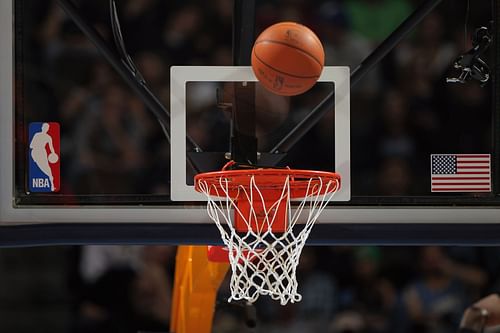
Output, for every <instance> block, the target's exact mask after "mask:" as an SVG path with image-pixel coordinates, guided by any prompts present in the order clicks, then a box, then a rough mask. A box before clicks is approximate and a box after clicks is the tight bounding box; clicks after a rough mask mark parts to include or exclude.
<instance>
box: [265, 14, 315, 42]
mask: <svg viewBox="0 0 500 333" xmlns="http://www.w3.org/2000/svg"><path fill="white" fill-rule="evenodd" d="M275 25H279V26H284V25H286V26H292V27H294V26H297V25H300V26H302V27H304V28H306V29H309V30H311V28H309V27H307V26H305V25H303V24H302V23H299V22H293V21H287V22H281V23H276V24H275ZM266 30H267V29H266ZM311 32H312V33H313V34H312V36H313V37H314V39H315V40H316V41H317V42H318V44H319V46H321V49H323V44H321V41H320V40H319V38H318V35H316V33H315V32H314V31H312V30H311Z"/></svg>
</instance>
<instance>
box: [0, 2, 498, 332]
mask: <svg viewBox="0 0 500 333" xmlns="http://www.w3.org/2000/svg"><path fill="white" fill-rule="evenodd" d="M418 3H419V1H405V0H351V1H348V0H345V1H338V2H335V1H298V0H296V1H291V0H290V1H277V0H276V1H265V2H264V1H261V2H259V7H258V10H257V32H260V31H262V29H264V28H265V27H267V26H268V25H270V24H272V23H275V22H279V21H283V20H294V21H298V22H301V23H304V24H306V25H307V26H309V27H311V28H312V29H313V30H314V31H315V32H316V33H317V34H318V36H319V37H320V39H321V40H322V41H323V43H324V46H325V50H326V64H327V65H349V66H351V69H353V68H355V67H356V66H357V65H358V64H359V62H360V61H361V60H362V59H363V58H364V57H365V56H366V55H368V54H369V52H370V51H371V50H373V48H374V47H375V46H376V45H377V44H378V43H379V42H380V41H381V40H383V38H385V37H386V36H387V34H389V33H390V32H391V31H392V30H393V29H394V28H395V27H396V26H397V24H398V23H399V22H401V21H402V20H403V19H404V18H405V17H406V16H407V15H408V14H409V13H410V12H411V10H412V9H413V8H414V7H415V6H416V5H418ZM118 4H119V12H120V17H121V20H122V27H123V32H124V37H125V42H126V44H127V47H128V49H129V51H130V53H131V55H132V57H133V58H134V60H135V61H136V62H137V65H138V67H139V69H140V70H141V72H142V74H143V75H144V77H145V78H146V80H147V82H148V83H149V85H150V87H151V88H152V90H153V91H154V92H155V94H157V96H159V98H160V99H161V101H162V102H163V103H164V104H165V105H167V106H168V105H169V98H170V97H169V87H168V82H169V77H168V75H169V66H171V65H174V64H175V65H231V59H232V58H231V19H232V2H231V1H228V0H217V1H210V2H207V1H163V0H128V1H119V2H118ZM78 5H79V6H80V8H81V12H82V14H83V15H84V16H85V17H86V18H87V19H88V20H89V21H90V22H92V23H93V24H94V25H95V27H97V28H98V30H99V31H100V32H101V33H102V34H103V35H104V36H105V37H106V38H107V39H108V40H110V42H111V39H110V37H111V35H110V30H109V19H108V9H107V4H106V3H105V2H104V1H101V0H85V1H83V0H82V1H78ZM490 5H491V3H490V2H489V1H471V11H470V15H469V26H468V33H469V35H468V36H467V37H466V38H465V40H466V42H465V44H468V43H469V41H470V32H471V31H473V28H474V27H478V26H479V25H482V24H487V22H488V21H489V20H490V15H491V10H490ZM465 7H466V2H465V1H444V3H443V4H442V5H441V6H439V7H438V9H437V10H436V11H435V12H433V13H432V14H431V15H429V17H427V18H426V19H425V20H424V21H423V22H422V23H421V24H420V25H419V26H418V27H417V29H416V30H415V32H414V33H413V34H412V35H411V36H410V37H409V38H407V39H406V40H405V41H403V43H401V45H400V46H399V47H398V48H397V49H396V50H395V51H394V52H392V53H391V54H390V55H389V56H388V57H387V58H386V59H385V60H384V61H383V62H382V63H381V64H380V65H379V66H378V67H377V68H376V70H375V71H374V72H372V73H370V75H368V76H367V77H365V78H364V79H363V81H362V82H360V85H359V86H358V87H356V89H354V90H353V91H352V119H353V120H352V128H351V130H352V133H353V137H352V150H353V151H355V152H356V153H355V154H353V165H352V168H353V174H354V177H353V181H354V184H353V193H354V194H355V195H375V196H382V195H388V196H402V195H427V194H429V155H430V154H431V153H479V152H481V153H487V152H492V151H491V149H492V147H491V142H492V136H491V134H492V133H491V130H490V129H491V115H492V114H491V109H492V108H491V86H486V87H485V88H480V87H479V86H478V85H477V84H474V83H471V84H468V85H464V86H460V85H454V86H451V85H445V84H444V78H445V76H446V75H445V73H446V72H447V71H448V70H449V68H450V65H451V63H452V61H453V59H454V58H455V57H456V56H457V55H458V54H459V53H460V52H462V51H463V50H464V49H467V48H469V47H470V45H464V22H465ZM16 21H17V24H16V35H17V45H16V58H17V63H16V80H17V81H16V88H17V90H16V116H17V120H18V123H17V124H16V125H17V126H16V129H17V131H16V135H17V140H18V144H19V145H18V147H17V148H18V149H19V150H18V151H20V152H24V151H25V149H24V148H25V147H24V146H23V145H24V140H25V130H24V129H25V128H24V126H25V124H27V123H28V122H31V121H58V122H60V123H61V127H62V133H61V134H62V142H63V145H62V147H61V148H62V154H63V155H62V156H63V158H64V164H63V170H62V172H63V174H62V179H63V190H62V192H61V194H63V195H64V198H65V199H64V200H66V202H67V203H75V202H80V201H81V200H82V198H81V197H80V195H84V197H87V195H90V197H92V198H93V199H92V200H94V201H95V202H99V200H100V199H99V198H100V197H99V196H98V195H99V194H106V195H108V194H112V195H120V194H148V195H149V194H160V195H166V196H168V193H169V179H168V177H169V174H170V173H169V169H168V168H169V159H170V156H169V147H168V145H167V143H166V140H165V139H164V137H163V134H162V133H161V130H160V127H159V126H158V124H157V123H156V121H155V119H154V118H153V117H152V116H151V115H150V113H149V112H148V111H147V110H146V109H145V107H144V105H143V104H142V102H141V101H140V100H139V99H138V98H137V97H136V96H135V95H134V94H132V93H131V92H130V90H129V89H128V88H127V87H126V86H125V85H124V83H123V82H122V81H121V80H120V79H119V78H118V77H117V75H116V73H114V72H113V71H112V70H111V69H110V67H109V66H108V65H107V64H106V63H105V62H104V60H103V59H102V58H101V56H100V55H99V54H98V52H97V51H96V49H95V47H94V46H93V45H92V44H91V43H90V42H89V41H88V40H87V39H86V38H85V37H84V36H83V35H82V34H81V33H80V32H79V30H78V29H77V28H76V27H75V26H74V25H73V24H72V23H71V21H70V20H69V19H68V18H67V17H66V16H65V15H64V14H63V13H62V12H61V10H60V9H59V8H58V7H57V6H56V4H55V2H54V1H44V2H41V1H36V0H17V1H16ZM201 123H203V121H202V122H201ZM191 133H192V134H194V136H195V137H196V140H197V141H199V142H200V144H210V140H211V138H212V136H211V135H210V133H207V132H206V131H205V129H204V127H203V126H196V127H195V128H194V129H193V131H192V132H191ZM324 133H326V132H325V131H323V130H322V128H321V124H319V125H318V126H317V127H316V128H315V129H314V130H313V131H312V132H311V133H310V134H309V135H308V136H307V137H306V138H304V140H303V141H302V142H301V143H300V144H299V145H298V146H297V148H296V149H298V150H299V152H300V151H309V150H310V149H318V150H319V156H321V147H320V145H318V144H317V143H318V142H321V140H322V139H324V137H323V136H322V135H325V134H324ZM23 156H24V153H20V154H18V156H17V158H18V160H17V162H18V163H17V166H22V164H23V163H22V159H23ZM297 156H299V158H300V156H302V158H304V159H307V158H310V157H309V156H308V155H307V154H304V153H302V154H301V153H299V154H297ZM315 156H318V154H315ZM17 171H18V178H17V180H18V181H17V189H18V191H19V193H23V192H24V182H23V176H22V175H23V174H24V173H23V170H22V169H18V170H17ZM471 222H473V221H471ZM174 255H175V248H174V247H160V246H154V247H131V246H119V247H117V246H115V247H111V246H107V247H103V246H84V247H43V248H32V249H2V250H0V327H1V330H2V331H5V332H9V331H12V332H33V331H37V332H78V333H79V332H135V331H137V329H145V330H153V331H154V330H156V331H162V330H163V331H167V329H168V322H169V311H170V306H171V304H170V296H171V289H170V288H171V285H172V278H173V265H174ZM498 257H499V250H498V248H496V247H489V248H478V247H447V248H440V247H404V248H403V247H309V248H306V249H305V250H304V253H303V256H302V259H301V264H300V267H299V272H298V278H299V283H300V290H301V292H302V294H303V296H304V299H303V301H302V302H301V303H299V304H296V305H293V306H287V307H281V306H279V305H277V304H275V303H274V302H272V301H270V300H268V299H266V298H263V299H262V300H260V301H259V302H258V304H257V311H258V316H259V319H260V321H259V326H258V329H257V331H261V332H285V331H286V332H296V331H297V332H299V331H300V332H433V333H434V332H453V331H454V330H455V329H456V327H457V323H458V319H459V317H460V314H461V312H462V311H463V309H464V308H465V306H466V305H467V304H470V303H471V302H472V301H473V300H475V299H477V298H479V297H480V296H481V295H484V294H487V293H489V292H492V291H496V290H498V283H499V281H500V280H499V279H498V278H499V276H500V275H499V273H500V262H499V261H498ZM227 296H228V291H227V286H226V287H224V286H223V287H222V288H221V292H220V300H221V304H223V303H224V300H225V299H226V298H227ZM214 331H216V332H242V331H244V329H243V328H242V321H241V314H240V312H239V310H238V309H237V308H232V307H228V306H222V305H221V306H219V307H218V311H217V313H216V319H215V329H214Z"/></svg>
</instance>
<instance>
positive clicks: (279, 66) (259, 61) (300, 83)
mask: <svg viewBox="0 0 500 333" xmlns="http://www.w3.org/2000/svg"><path fill="white" fill-rule="evenodd" d="M324 63H325V51H324V50H323V45H322V44H321V41H320V40H319V38H318V37H317V36H316V34H315V33H314V32H312V30H311V29H309V28H308V27H306V26H304V25H302V24H298V23H294V22H281V23H277V24H274V25H272V26H270V27H269V28H267V29H266V30H264V31H263V32H262V33H261V34H260V35H259V37H258V38H257V40H256V41H255V44H254V47H253V50H252V68H253V71H254V73H255V76H256V77H257V79H258V80H259V81H260V83H261V84H262V85H263V86H264V87H266V88H267V89H268V90H270V91H272V92H273V93H275V94H278V95H282V96H294V95H299V94H302V93H304V92H306V91H307V90H309V89H311V87H312V86H314V84H315V83H316V81H317V80H318V79H319V77H320V75H321V72H322V70H323V66H324Z"/></svg>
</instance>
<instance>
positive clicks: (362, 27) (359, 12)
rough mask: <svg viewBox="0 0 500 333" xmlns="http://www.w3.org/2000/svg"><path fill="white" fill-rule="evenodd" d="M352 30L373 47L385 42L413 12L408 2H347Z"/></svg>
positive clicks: (367, 0) (390, 0)
mask: <svg viewBox="0 0 500 333" xmlns="http://www.w3.org/2000/svg"><path fill="white" fill-rule="evenodd" d="M346 5H347V9H348V12H349V16H350V18H351V21H352V28H353V30H354V31H355V32H357V33H359V34H360V35H362V36H364V37H365V38H367V39H368V40H369V41H370V42H371V43H372V44H373V45H376V44H378V43H379V42H381V41H382V40H384V39H385V38H386V37H387V36H389V34H390V33H391V32H392V31H393V30H394V29H395V28H396V27H397V26H398V25H399V24H400V23H402V22H403V20H405V19H406V18H407V17H408V15H409V14H410V12H411V5H410V3H409V2H408V1H406V0H348V1H346Z"/></svg>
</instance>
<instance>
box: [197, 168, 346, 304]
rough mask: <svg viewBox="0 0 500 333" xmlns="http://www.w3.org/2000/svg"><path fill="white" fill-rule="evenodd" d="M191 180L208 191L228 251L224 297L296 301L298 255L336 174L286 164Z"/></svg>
mask: <svg viewBox="0 0 500 333" xmlns="http://www.w3.org/2000/svg"><path fill="white" fill-rule="evenodd" d="M195 184H196V185H195V187H196V190H197V191H199V192H203V193H205V195H206V196H207V199H208V204H207V212H208V215H209V217H210V219H212V220H213V221H214V222H215V224H216V225H217V227H218V229H219V231H220V234H221V237H222V241H223V242H224V244H225V246H226V250H227V252H228V259H229V263H230V265H231V269H232V275H231V282H230V289H231V297H230V298H229V301H232V300H235V301H238V300H246V301H248V302H251V303H253V302H255V301H256V300H257V299H258V298H259V296H260V295H268V296H270V297H271V298H272V299H274V300H278V301H279V302H280V304H281V305H286V304H287V303H288V302H291V303H295V302H299V301H300V300H301V299H302V296H301V295H300V294H299V293H298V292H297V286H298V284H297V279H296V271H297V265H298V263H299V258H300V254H301V252H302V249H303V247H304V245H305V243H306V240H307V238H308V237H309V234H310V232H311V230H312V227H313V226H314V224H315V222H316V221H317V220H318V218H319V216H320V214H321V212H322V211H323V209H325V207H326V206H327V205H328V203H329V202H330V200H331V199H332V198H333V196H334V195H335V193H336V192H337V190H338V189H339V188H340V177H339V176H338V175H337V174H335V173H328V172H320V171H303V170H290V169H254V170H228V171H220V172H211V173H205V174H200V175H197V176H196V177H195ZM298 198H301V199H300V201H297V202H296V205H295V204H294V205H293V206H292V204H291V201H292V199H298ZM302 221H304V224H302V223H300V222H302ZM294 229H296V230H294Z"/></svg>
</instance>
